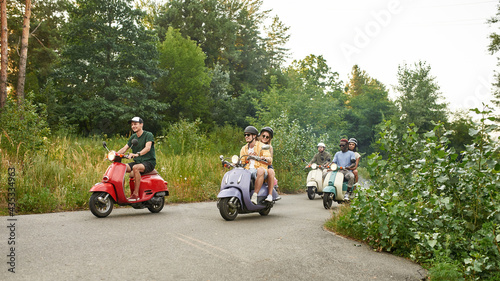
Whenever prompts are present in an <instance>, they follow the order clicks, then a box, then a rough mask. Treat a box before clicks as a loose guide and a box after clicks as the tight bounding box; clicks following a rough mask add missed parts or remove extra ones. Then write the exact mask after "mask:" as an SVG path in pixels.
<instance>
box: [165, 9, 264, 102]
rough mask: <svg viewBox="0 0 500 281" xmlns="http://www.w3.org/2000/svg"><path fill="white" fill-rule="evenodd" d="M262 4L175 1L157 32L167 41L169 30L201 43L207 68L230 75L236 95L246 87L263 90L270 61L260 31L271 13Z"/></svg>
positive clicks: (166, 10)
mask: <svg viewBox="0 0 500 281" xmlns="http://www.w3.org/2000/svg"><path fill="white" fill-rule="evenodd" d="M261 6H262V0H244V1H242V0H228V1H220V0H171V1H168V3H167V4H166V5H165V6H163V7H162V9H161V11H160V13H159V15H158V17H157V19H156V21H155V22H156V30H158V33H159V37H160V40H161V41H163V39H164V36H165V33H166V31H167V30H168V27H173V28H174V29H178V30H180V32H181V34H182V35H183V36H184V37H185V38H187V37H189V38H191V40H194V41H196V42H197V43H198V45H199V46H200V47H201V48H202V50H203V52H204V53H205V54H206V55H207V59H206V65H207V67H209V68H210V69H213V68H214V67H215V65H219V66H221V67H222V70H223V71H225V72H227V73H229V74H230V76H231V77H230V78H231V88H232V90H233V93H232V94H233V95H234V96H238V95H240V94H241V93H242V91H243V89H244V88H245V87H250V88H263V85H262V84H263V81H262V79H263V77H264V74H265V72H266V68H267V67H268V65H269V64H268V61H269V57H268V56H267V54H266V51H265V48H264V42H263V38H261V34H260V30H261V24H262V23H263V19H264V18H265V17H266V16H267V15H268V11H260V8H261Z"/></svg>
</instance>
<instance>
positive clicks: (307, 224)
mask: <svg viewBox="0 0 500 281" xmlns="http://www.w3.org/2000/svg"><path fill="white" fill-rule="evenodd" d="M282 198H283V199H282V200H281V201H278V202H277V203H276V205H275V206H274V207H273V209H272V210H271V212H270V214H269V215H268V216H265V217H263V216H260V215H259V214H258V213H255V214H240V215H238V217H237V218H236V220H234V221H230V222H228V221H225V220H224V219H222V217H221V216H220V214H219V210H218V209H217V207H216V203H215V202H203V203H191V204H167V205H166V206H165V208H164V209H163V210H162V211H161V212H160V213H158V214H152V213H150V212H149V211H148V210H147V209H143V210H135V209H132V208H115V209H114V210H113V212H112V213H111V214H110V215H109V216H108V217H107V218H103V219H99V218H96V217H94V215H92V213H91V212H90V211H78V212H64V213H52V214H40V215H23V216H15V217H14V219H16V221H8V219H12V218H11V217H0V219H1V221H2V223H1V224H3V225H4V226H3V227H0V229H1V230H0V239H1V240H0V245H1V247H0V254H1V256H2V258H1V259H0V261H1V265H0V270H1V273H0V280H357V281H359V280H398V281H399V280H421V279H422V278H423V276H424V274H425V271H424V270H423V269H422V268H421V267H420V266H419V265H417V264H415V263H412V262H410V261H408V260H406V259H404V258H401V257H396V256H393V255H391V254H388V253H378V252H374V251H373V250H372V249H371V248H370V247H368V246H367V245H363V244H360V243H359V242H356V241H353V240H349V239H346V238H343V237H340V236H338V235H335V234H334V233H331V232H329V231H326V230H324V229H323V224H324V222H325V221H326V220H327V219H328V218H330V216H331V211H330V210H325V209H324V208H323V203H322V200H321V198H319V197H318V196H317V197H316V199H315V200H309V199H308V198H307V195H305V194H298V195H282ZM167 201H168V200H167ZM336 208H337V205H336V203H334V206H333V211H335V209H336ZM12 223H14V224H15V228H13V227H10V228H9V225H11V224H12ZM6 226H7V227H6ZM9 237H10V238H12V237H13V239H11V240H9ZM2 240H3V241H2ZM11 241H15V245H14V246H13V245H9V244H8V243H9V242H11ZM11 247H15V249H14V251H11V249H10V248H11ZM12 253H14V254H15V264H9V261H11V260H12V258H11V257H8V255H11V256H12ZM12 266H15V269H14V270H15V273H11V272H9V271H8V270H9V269H11V268H12Z"/></svg>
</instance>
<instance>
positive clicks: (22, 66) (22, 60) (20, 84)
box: [17, 0, 31, 104]
mask: <svg viewBox="0 0 500 281" xmlns="http://www.w3.org/2000/svg"><path fill="white" fill-rule="evenodd" d="M30 18H31V0H26V6H25V12H24V20H23V36H22V38H21V54H20V56H19V75H18V78H17V79H18V80H17V103H18V104H22V102H23V100H24V83H25V81H26V61H27V58H28V39H29V35H30Z"/></svg>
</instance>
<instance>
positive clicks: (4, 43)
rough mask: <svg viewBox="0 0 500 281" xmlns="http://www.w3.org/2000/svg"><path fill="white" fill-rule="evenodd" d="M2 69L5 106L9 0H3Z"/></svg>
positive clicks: (0, 84) (1, 97) (1, 104)
mask: <svg viewBox="0 0 500 281" xmlns="http://www.w3.org/2000/svg"><path fill="white" fill-rule="evenodd" d="M1 1H2V2H1V6H0V10H1V17H2V18H1V21H2V25H1V28H2V30H1V33H2V37H1V40H2V41H1V44H2V52H1V69H0V108H3V107H4V106H5V102H6V100H7V62H8V34H9V32H8V29H7V28H8V26H7V0H1Z"/></svg>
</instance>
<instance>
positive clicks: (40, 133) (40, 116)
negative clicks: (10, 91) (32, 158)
mask: <svg viewBox="0 0 500 281" xmlns="http://www.w3.org/2000/svg"><path fill="white" fill-rule="evenodd" d="M39 112H40V113H39ZM0 123H1V124H2V128H1V131H0V148H1V149H2V150H4V151H6V152H7V153H10V154H12V155H17V157H18V159H19V160H23V159H22V157H23V156H24V154H25V153H26V152H28V151H32V152H35V151H37V150H38V149H40V148H44V146H45V145H46V140H47V137H48V136H49V135H50V129H49V127H48V125H47V122H46V112H45V109H44V108H40V107H38V106H36V105H34V104H33V103H32V102H31V100H30V95H28V97H27V98H26V99H25V101H24V102H23V104H22V105H21V106H18V105H17V104H16V102H15V101H14V100H13V99H12V98H8V99H7V101H6V104H5V107H4V108H3V109H2V110H1V113H0Z"/></svg>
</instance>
